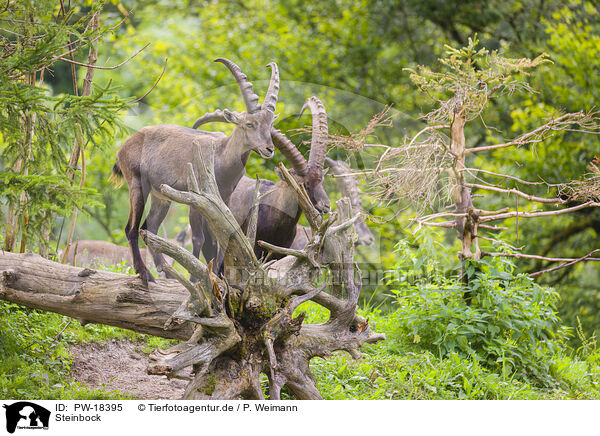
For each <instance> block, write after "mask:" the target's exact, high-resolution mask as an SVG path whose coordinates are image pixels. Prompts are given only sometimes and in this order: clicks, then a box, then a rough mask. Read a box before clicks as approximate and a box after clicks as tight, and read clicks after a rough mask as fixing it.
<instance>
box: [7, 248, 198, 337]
mask: <svg viewBox="0 0 600 436" xmlns="http://www.w3.org/2000/svg"><path fill="white" fill-rule="evenodd" d="M0 274H1V278H0V299H2V300H6V301H10V302H13V303H18V304H21V305H23V306H27V307H31V308H33V309H42V310H47V311H50V312H56V313H60V314H62V315H67V316H70V317H72V318H76V319H78V320H80V321H81V323H82V324H87V323H97V324H107V325H112V326H115V327H121V328H125V329H129V330H134V331H137V332H140V333H147V334H150V335H154V336H160V337H163V338H169V339H179V340H187V339H189V338H190V336H192V333H193V332H194V329H195V328H196V325H197V324H196V323H193V322H182V323H180V324H178V325H176V326H175V327H174V328H173V329H171V330H165V329H163V326H164V324H165V323H166V322H167V320H168V319H169V318H170V317H171V315H172V314H173V313H174V312H175V311H176V310H177V308H178V307H179V306H180V305H181V304H182V303H183V302H184V301H185V300H186V299H187V298H188V296H189V293H188V291H187V290H186V289H185V288H184V287H183V286H181V285H180V284H179V282H177V281H176V280H168V279H157V280H156V283H151V284H150V288H149V290H148V291H145V290H144V289H143V287H142V281H141V280H140V278H139V277H138V276H129V275H124V274H117V273H112V272H107V271H97V270H93V269H88V268H78V267H73V266H69V265H63V264H60V263H56V262H52V261H50V260H47V259H44V258H43V257H41V256H38V255H36V254H30V253H27V254H15V253H8V252H0Z"/></svg>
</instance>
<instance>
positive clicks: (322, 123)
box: [300, 96, 329, 168]
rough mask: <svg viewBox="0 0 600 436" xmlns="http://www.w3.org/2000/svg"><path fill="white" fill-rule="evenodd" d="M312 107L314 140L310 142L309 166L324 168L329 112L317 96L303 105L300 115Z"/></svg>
mask: <svg viewBox="0 0 600 436" xmlns="http://www.w3.org/2000/svg"><path fill="white" fill-rule="evenodd" d="M307 107H308V108H309V109H310V112H311V114H312V123H313V128H312V141H311V143H310V154H309V156H308V167H309V168H323V163H324V162H325V155H326V154H327V137H328V136H329V128H328V125H327V112H325V106H323V103H322V102H321V100H319V99H318V98H317V97H315V96H313V97H310V98H309V99H308V100H306V102H305V103H304V106H302V109H301V110H300V115H302V113H303V112H304V110H305V109H306V108H307Z"/></svg>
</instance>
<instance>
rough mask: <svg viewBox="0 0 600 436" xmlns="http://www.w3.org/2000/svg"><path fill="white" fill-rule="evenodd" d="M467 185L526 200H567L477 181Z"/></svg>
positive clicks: (560, 202)
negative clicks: (538, 195) (513, 195)
mask: <svg viewBox="0 0 600 436" xmlns="http://www.w3.org/2000/svg"><path fill="white" fill-rule="evenodd" d="M465 186H467V187H469V188H474V189H484V190H486V191H494V192H501V193H504V194H515V195H518V196H519V197H523V198H525V199H526V200H529V201H537V202H538V203H559V204H562V203H566V200H563V199H561V198H558V197H555V198H543V197H536V196H534V195H529V194H526V193H524V192H521V191H519V190H518V189H514V188H513V189H504V188H498V187H496V186H487V185H479V184H477V183H465Z"/></svg>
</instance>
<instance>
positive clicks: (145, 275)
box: [139, 271, 155, 291]
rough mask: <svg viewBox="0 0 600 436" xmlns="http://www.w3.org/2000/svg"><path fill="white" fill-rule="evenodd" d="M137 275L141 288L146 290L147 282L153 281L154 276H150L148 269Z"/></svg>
mask: <svg viewBox="0 0 600 436" xmlns="http://www.w3.org/2000/svg"><path fill="white" fill-rule="evenodd" d="M139 276H140V280H141V281H142V288H143V289H144V290H146V291H147V290H148V282H153V283H154V282H155V280H154V277H152V274H150V272H149V271H145V272H143V273H140V274H139Z"/></svg>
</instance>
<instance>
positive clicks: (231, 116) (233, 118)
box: [223, 109, 242, 126]
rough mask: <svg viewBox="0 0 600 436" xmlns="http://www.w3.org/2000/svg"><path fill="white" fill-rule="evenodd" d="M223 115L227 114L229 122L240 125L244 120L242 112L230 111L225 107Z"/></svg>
mask: <svg viewBox="0 0 600 436" xmlns="http://www.w3.org/2000/svg"><path fill="white" fill-rule="evenodd" d="M223 115H224V116H225V120H226V121H227V122H228V123H231V124H235V125H236V126H238V125H240V124H241V122H242V119H241V117H240V114H237V113H235V112H231V111H229V110H227V109H223Z"/></svg>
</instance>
